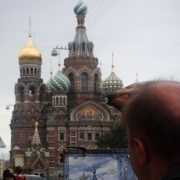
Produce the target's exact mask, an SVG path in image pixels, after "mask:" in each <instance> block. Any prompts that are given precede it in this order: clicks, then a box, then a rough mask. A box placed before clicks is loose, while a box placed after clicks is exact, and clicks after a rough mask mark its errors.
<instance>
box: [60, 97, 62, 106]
mask: <svg viewBox="0 0 180 180" xmlns="http://www.w3.org/2000/svg"><path fill="white" fill-rule="evenodd" d="M60 105H62V97H60Z"/></svg>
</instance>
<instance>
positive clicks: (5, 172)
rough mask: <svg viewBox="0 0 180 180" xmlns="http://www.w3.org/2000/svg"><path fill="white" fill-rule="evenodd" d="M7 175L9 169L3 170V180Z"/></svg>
mask: <svg viewBox="0 0 180 180" xmlns="http://www.w3.org/2000/svg"><path fill="white" fill-rule="evenodd" d="M8 173H10V170H9V169H5V170H4V171H3V180H6V176H7V174H8Z"/></svg>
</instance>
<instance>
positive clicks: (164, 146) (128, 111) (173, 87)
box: [123, 81, 180, 162]
mask: <svg viewBox="0 0 180 180" xmlns="http://www.w3.org/2000/svg"><path fill="white" fill-rule="evenodd" d="M135 94H136V95H135V96H134V97H133V98H132V99H131V102H130V103H129V105H128V106H127V107H126V108H125V109H124V111H123V114H124V119H125V120H126V123H127V127H128V129H129V133H130V140H131V139H133V138H134V137H138V138H139V139H141V140H142V141H143V142H144V143H145V144H147V146H148V148H150V149H151V150H152V151H153V152H155V153H157V154H158V155H159V156H161V157H163V158H164V159H165V160H166V161H168V162H170V161H174V160H175V159H176V160H180V143H179V140H180V83H177V82H170V81H151V82H148V83H146V84H144V85H142V86H141V87H140V88H138V90H137V93H135Z"/></svg>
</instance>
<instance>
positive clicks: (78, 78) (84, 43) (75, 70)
mask: <svg viewBox="0 0 180 180" xmlns="http://www.w3.org/2000/svg"><path fill="white" fill-rule="evenodd" d="M74 13H75V14H76V18H77V27H76V34H75V37H74V40H73V41H72V42H69V43H68V48H69V57H67V58H65V60H64V66H65V68H64V69H63V72H64V74H65V75H66V76H67V77H68V78H69V80H70V84H71V86H70V89H69V94H68V95H69V96H68V99H69V102H70V104H73V103H74V104H80V103H83V102H85V101H86V100H87V99H89V100H90V99H91V100H95V101H98V99H100V96H101V95H100V92H101V71H100V68H98V64H99V60H98V58H96V57H94V52H93V50H94V44H93V42H92V41H90V40H89V39H88V36H87V34H86V27H85V25H84V24H85V16H86V13H87V6H86V5H85V4H84V3H83V2H82V1H79V2H78V4H77V5H76V6H75V8H74Z"/></svg>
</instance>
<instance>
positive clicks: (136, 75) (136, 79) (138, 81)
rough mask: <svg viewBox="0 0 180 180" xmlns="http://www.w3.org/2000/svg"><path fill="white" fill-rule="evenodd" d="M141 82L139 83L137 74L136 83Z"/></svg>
mask: <svg viewBox="0 0 180 180" xmlns="http://www.w3.org/2000/svg"><path fill="white" fill-rule="evenodd" d="M137 82H139V81H138V73H137V72H136V83H137Z"/></svg>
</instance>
